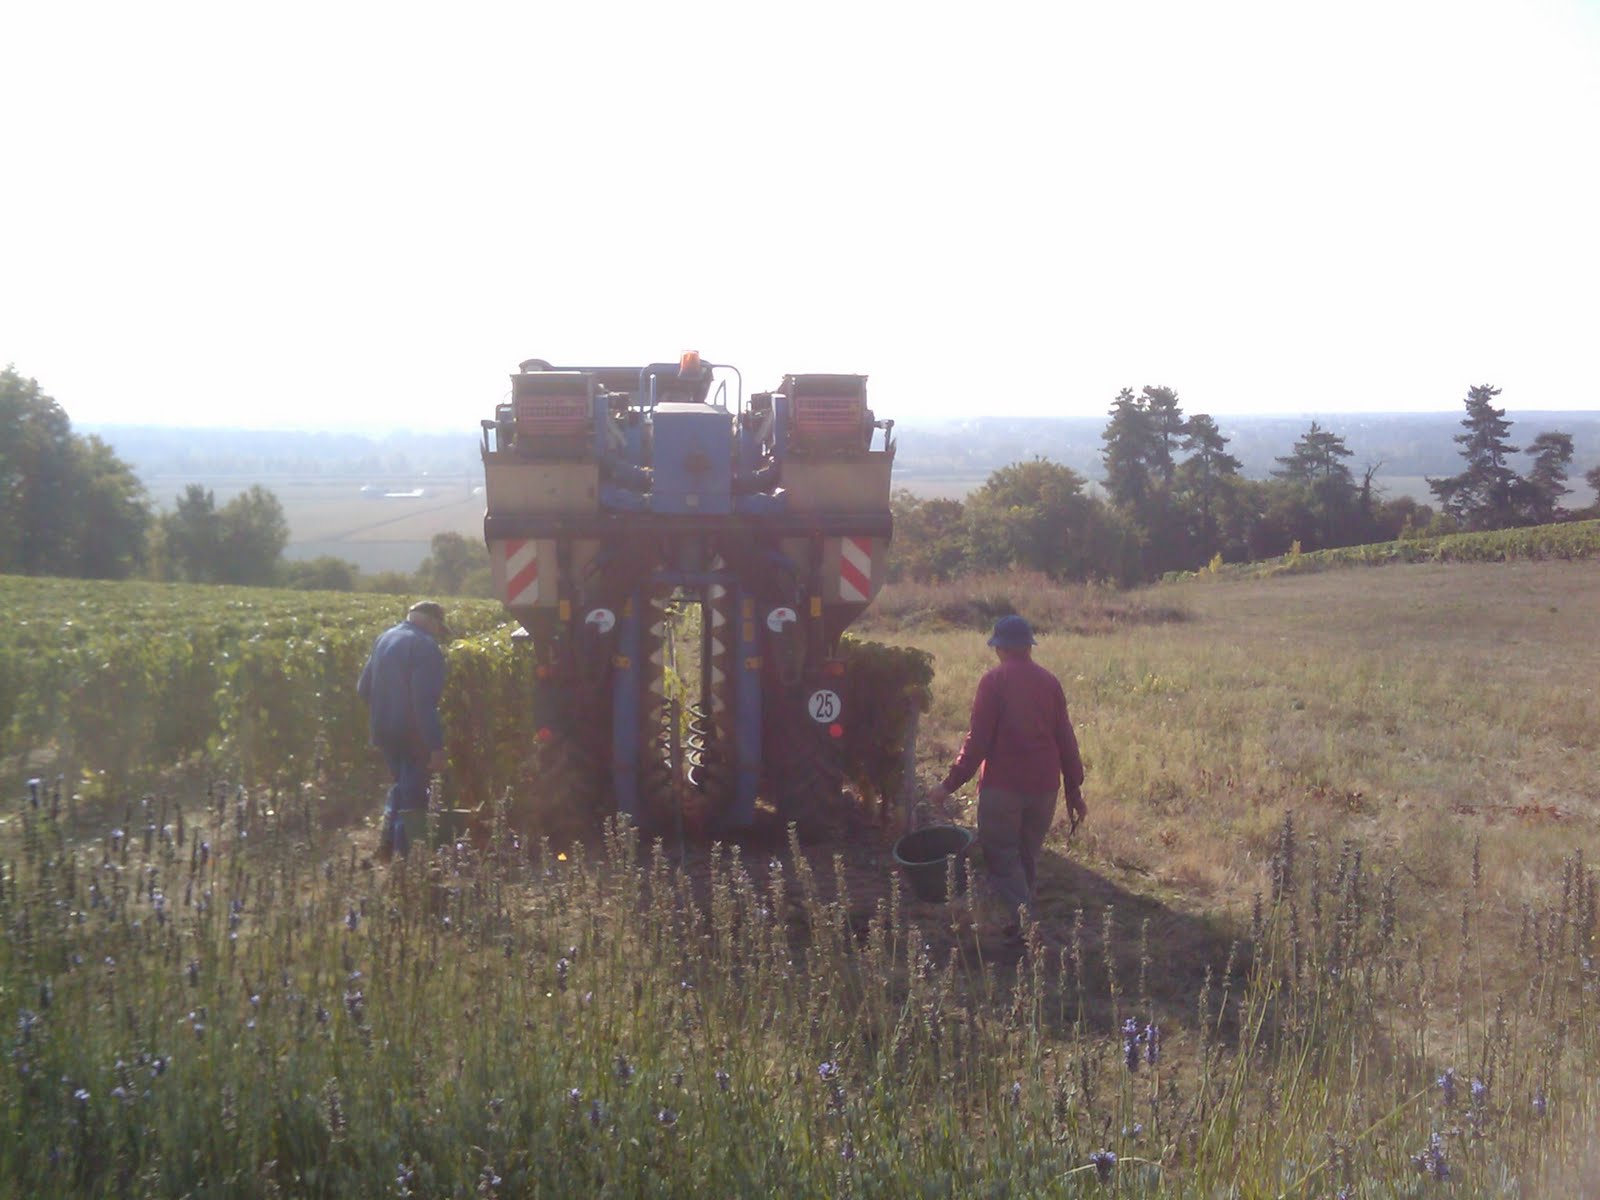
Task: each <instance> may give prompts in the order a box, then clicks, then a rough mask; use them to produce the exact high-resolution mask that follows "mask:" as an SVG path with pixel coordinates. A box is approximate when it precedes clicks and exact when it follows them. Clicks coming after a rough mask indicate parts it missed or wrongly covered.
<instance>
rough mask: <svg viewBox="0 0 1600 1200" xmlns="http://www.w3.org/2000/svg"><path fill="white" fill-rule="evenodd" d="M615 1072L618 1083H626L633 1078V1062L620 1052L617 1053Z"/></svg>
mask: <svg viewBox="0 0 1600 1200" xmlns="http://www.w3.org/2000/svg"><path fill="white" fill-rule="evenodd" d="M615 1074H616V1077H617V1082H618V1083H623V1084H625V1083H627V1082H629V1081H630V1080H631V1079H632V1078H633V1064H632V1063H631V1062H629V1061H628V1060H627V1058H626V1057H625V1056H623V1055H621V1054H619V1055H617V1061H616V1068H615Z"/></svg>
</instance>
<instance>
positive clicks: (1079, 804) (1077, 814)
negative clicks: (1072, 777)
mask: <svg viewBox="0 0 1600 1200" xmlns="http://www.w3.org/2000/svg"><path fill="white" fill-rule="evenodd" d="M1088 815H1089V806H1088V805H1087V804H1085V803H1084V802H1083V792H1082V791H1079V790H1076V789H1075V790H1073V791H1071V792H1069V793H1067V818H1068V820H1069V822H1070V825H1069V832H1070V831H1071V830H1073V829H1076V828H1077V827H1078V826H1079V825H1081V824H1083V819H1084V818H1085V817H1087V816H1088Z"/></svg>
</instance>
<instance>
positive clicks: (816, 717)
mask: <svg viewBox="0 0 1600 1200" xmlns="http://www.w3.org/2000/svg"><path fill="white" fill-rule="evenodd" d="M806 711H807V712H809V713H810V714H811V719H812V720H813V721H815V722H816V723H817V724H819V725H826V724H828V723H829V722H830V721H837V720H838V719H839V714H840V713H841V712H843V711H844V705H843V704H841V703H840V702H839V693H838V692H830V691H829V690H828V689H827V688H818V689H817V690H816V691H814V692H812V693H811V697H810V699H808V700H807V701H806Z"/></svg>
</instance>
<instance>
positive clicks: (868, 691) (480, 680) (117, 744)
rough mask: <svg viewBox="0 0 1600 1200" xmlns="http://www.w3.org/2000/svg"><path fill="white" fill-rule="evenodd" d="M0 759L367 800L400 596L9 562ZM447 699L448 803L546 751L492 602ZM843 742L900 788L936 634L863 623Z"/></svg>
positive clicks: (524, 670) (879, 777) (496, 793)
mask: <svg viewBox="0 0 1600 1200" xmlns="http://www.w3.org/2000/svg"><path fill="white" fill-rule="evenodd" d="M0 603H4V604H5V606H6V610H7V611H9V612H13V613H19V614H23V615H21V616H19V617H18V618H17V619H16V620H14V621H12V622H10V623H9V624H7V625H4V626H0V757H4V756H9V755H20V756H24V759H26V756H28V755H29V754H30V752H32V751H41V750H43V751H50V752H52V755H51V761H52V762H53V764H54V766H55V769H57V770H60V771H63V772H64V773H68V774H69V775H70V776H71V778H72V780H73V782H74V786H83V787H84V788H86V789H88V790H99V791H103V792H113V791H118V790H125V789H129V788H138V787H142V786H147V785H150V784H151V783H153V782H154V781H155V780H156V779H157V778H159V776H160V774H161V772H163V771H166V770H169V769H171V768H174V767H178V766H181V765H183V764H185V763H189V762H196V761H200V760H201V759H204V761H205V762H206V763H207V765H208V767H209V768H210V769H220V770H225V771H228V772H230V773H232V774H234V775H235V776H236V777H237V778H238V779H239V780H240V781H241V782H244V783H246V784H248V785H251V786H258V785H264V786H272V787H279V788H292V787H295V786H297V785H299V784H302V783H305V782H307V781H310V780H313V779H316V780H320V781H321V782H322V783H324V784H331V785H341V786H345V787H347V788H348V789H349V790H351V791H352V792H355V791H356V789H357V787H358V785H359V787H360V788H365V789H366V790H365V791H364V792H361V793H360V794H361V795H362V799H363V802H365V800H366V798H368V797H370V796H371V795H372V794H373V792H372V789H371V788H369V787H367V785H369V784H370V785H375V784H376V782H377V780H378V778H379V777H380V775H381V763H380V762H379V761H378V757H377V753H376V751H374V750H372V749H371V748H370V747H369V746H368V744H367V715H366V709H365V707H364V706H363V705H362V703H361V701H360V699H359V697H357V695H356V691H355V683H356V679H357V677H358V676H359V675H360V673H361V667H362V664H363V663H364V662H365V661H366V656H367V653H368V651H369V650H370V648H371V645H372V641H373V639H374V638H375V637H376V636H377V635H378V634H379V633H380V632H382V631H383V630H384V629H385V628H387V627H388V626H389V625H391V624H393V623H394V622H395V621H396V620H398V619H399V617H400V616H401V615H402V614H403V613H404V609H405V602H404V601H403V600H401V599H399V598H395V597H384V596H365V595H363V596H357V595H330V594H327V593H317V594H315V595H308V594H307V593H303V592H275V591H271V590H265V589H245V588H221V587H207V586H200V585H185V584H148V583H98V582H96V583H86V582H83V581H79V580H57V579H36V578H18V577H4V576H0ZM450 620H451V624H452V626H453V627H454V628H455V629H456V630H457V631H458V633H459V634H460V636H458V637H457V638H456V639H455V640H454V641H453V642H451V644H450V645H449V646H448V647H446V651H445V656H446V662H447V665H448V674H447V677H446V684H445V693H444V697H443V700H442V703H441V706H440V707H441V713H440V715H441V717H442V719H443V722H444V727H445V736H446V750H447V752H448V758H449V768H448V770H447V772H446V776H445V795H444V803H445V804H446V805H448V806H450V807H476V806H477V805H479V804H480V803H483V802H485V801H492V800H494V799H497V798H498V797H500V796H501V795H503V794H504V793H505V792H506V790H507V789H508V788H510V789H515V788H517V787H520V786H522V785H523V781H524V780H525V779H526V777H527V770H528V764H529V761H530V759H531V758H532V754H533V750H534V740H533V739H534V726H533V720H532V714H531V711H530V706H529V698H530V697H531V696H532V694H533V664H532V656H531V655H530V654H528V653H527V652H526V650H525V648H520V647H517V646H515V645H514V644H513V638H512V634H513V631H514V628H515V627H514V626H513V625H511V624H509V623H507V622H506V621H505V614H504V610H503V609H502V608H501V607H500V606H499V605H498V604H496V603H494V602H492V601H457V602H455V603H454V604H453V605H452V607H451V612H450ZM840 656H841V658H843V660H844V662H845V665H846V676H847V680H848V686H849V690H850V695H851V697H852V705H851V711H852V717H851V719H850V721H849V722H848V723H847V725H846V732H845V739H844V745H843V754H844V758H845V767H846V773H847V775H848V777H849V779H850V781H851V782H852V783H853V785H854V786H855V788H856V790H857V791H858V792H859V793H860V794H861V795H862V796H863V797H869V798H872V797H883V796H892V795H894V794H895V793H896V791H897V789H898V787H899V779H900V771H901V764H902V760H903V751H904V747H905V739H906V735H907V731H908V729H909V726H910V715H911V713H912V712H913V711H926V710H927V707H928V705H929V703H930V700H931V685H932V681H933V662H932V659H931V658H930V657H929V656H928V655H927V654H925V653H923V652H922V651H919V650H912V649H906V648H903V647H896V646H886V645H882V644H879V643H875V642H869V641H863V640H860V639H856V638H850V637H846V638H845V639H844V640H843V642H842V643H841V648H840Z"/></svg>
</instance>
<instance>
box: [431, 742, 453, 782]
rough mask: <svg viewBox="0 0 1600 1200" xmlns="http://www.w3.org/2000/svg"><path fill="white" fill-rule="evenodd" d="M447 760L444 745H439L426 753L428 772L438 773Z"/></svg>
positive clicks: (446, 763)
mask: <svg viewBox="0 0 1600 1200" xmlns="http://www.w3.org/2000/svg"><path fill="white" fill-rule="evenodd" d="M449 761H450V760H449V759H447V758H446V757H445V753H444V747H443V746H441V747H439V749H437V750H435V751H434V752H433V753H432V754H430V755H428V774H430V775H437V774H439V772H441V771H443V770H444V769H445V767H446V766H447V765H448V764H449Z"/></svg>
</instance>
